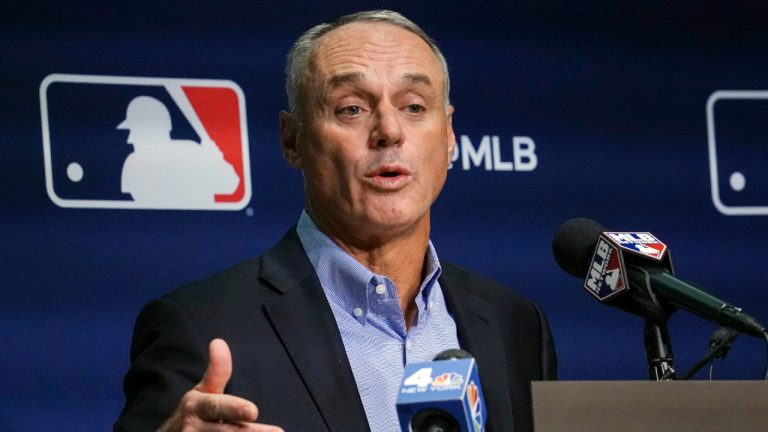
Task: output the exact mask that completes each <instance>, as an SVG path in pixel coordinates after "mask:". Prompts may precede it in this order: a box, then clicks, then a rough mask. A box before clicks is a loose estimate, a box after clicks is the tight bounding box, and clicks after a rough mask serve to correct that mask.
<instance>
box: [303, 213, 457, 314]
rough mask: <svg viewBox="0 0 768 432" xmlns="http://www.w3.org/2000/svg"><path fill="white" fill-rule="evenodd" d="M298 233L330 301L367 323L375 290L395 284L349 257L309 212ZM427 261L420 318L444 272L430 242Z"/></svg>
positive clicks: (419, 300)
mask: <svg viewBox="0 0 768 432" xmlns="http://www.w3.org/2000/svg"><path fill="white" fill-rule="evenodd" d="M296 232H297V234H298V236H299V240H300V241H301V244H302V246H303V247H304V251H305V252H306V254H307V257H308V258H309V261H310V262H311V263H312V266H313V267H314V268H315V273H317V276H318V278H319V279H320V284H321V285H322V287H323V291H325V295H326V297H328V300H329V301H331V302H333V303H335V304H336V305H337V306H339V307H341V308H342V309H343V310H345V311H346V312H347V313H349V314H352V315H353V316H354V317H355V319H357V320H358V321H359V322H360V323H361V324H365V322H366V321H367V316H368V312H369V311H368V305H369V296H371V295H373V291H374V290H375V287H376V286H377V285H380V284H385V285H389V286H394V283H393V282H392V281H391V280H390V279H389V278H387V277H386V276H383V275H379V274H376V273H374V272H372V271H370V270H368V269H367V268H366V267H365V266H364V265H362V264H361V263H360V262H358V261H357V260H355V259H354V258H353V257H352V256H351V255H349V254H347V253H346V252H345V251H344V250H343V249H341V248H340V247H339V246H338V245H337V244H336V243H334V242H333V240H331V239H330V237H328V236H327V235H325V234H324V233H323V232H322V231H320V229H319V228H318V227H317V225H315V222H314V221H313V220H312V218H311V217H310V216H309V214H308V213H307V212H306V210H304V211H302V212H301V217H300V218H299V223H298V225H297V227H296ZM425 260H426V261H425V268H426V274H425V277H424V279H423V280H422V282H421V286H420V287H419V295H417V296H416V306H417V308H418V311H419V316H420V317H422V316H424V312H425V309H426V306H427V305H429V302H430V300H431V299H432V296H433V287H434V286H435V284H436V282H437V279H438V278H439V277H440V274H441V273H442V268H441V267H440V260H439V259H438V257H437V253H436V252H435V248H434V246H433V245H432V241H431V240H430V241H429V242H428V245H427V254H426V257H425ZM387 282H389V283H387ZM358 309H359V310H358Z"/></svg>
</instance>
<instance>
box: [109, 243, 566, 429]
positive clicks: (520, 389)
mask: <svg viewBox="0 0 768 432" xmlns="http://www.w3.org/2000/svg"><path fill="white" fill-rule="evenodd" d="M441 266H442V268H443V273H442V276H441V277H440V286H441V287H442V289H443V292H444V296H445V299H446V302H447V305H448V309H449V311H450V313H451V314H452V316H453V318H454V320H455V321H456V326H457V329H458V336H459V343H460V344H461V347H462V348H463V349H465V350H467V351H469V352H470V353H472V354H473V355H474V357H475V358H476V360H477V364H478V370H479V372H480V377H481V384H482V388H483V392H484V395H485V399H486V405H487V409H488V423H487V430H488V431H497V432H500V431H513V430H514V431H515V432H527V431H531V430H532V429H533V427H532V420H531V397H530V382H531V381H532V380H546V379H555V378H556V368H557V365H556V363H557V362H556V358H555V352H554V347H553V343H552V338H551V334H550V331H549V328H548V327H547V322H546V319H545V318H544V316H543V314H542V313H541V311H540V310H539V309H538V307H536V306H535V305H534V304H533V303H531V302H530V301H528V300H525V299H522V298H520V297H518V296H516V295H515V294H513V293H512V292H511V291H510V290H509V289H507V288H505V287H503V286H501V285H499V284H497V283H495V282H493V281H490V280H488V279H485V278H483V277H481V276H478V275H476V274H474V273H471V272H468V271H466V270H464V269H461V268H459V267H456V266H453V265H450V264H446V263H441ZM214 338H223V339H224V340H226V341H227V343H228V344H229V346H230V349H231V351H232V362H233V374H232V378H231V380H230V381H229V384H228V386H227V389H226V392H227V393H229V394H233V395H237V396H240V397H243V398H246V399H248V400H251V401H253V402H254V403H256V405H257V406H258V407H259V421H260V422H264V423H270V424H276V425H279V426H281V427H283V428H284V429H285V430H286V431H288V432H304V431H337V432H357V431H368V430H369V428H368V423H367V421H366V417H365V411H364V410H363V405H362V402H361V400H360V396H359V394H358V391H357V385H356V384H355V380H354V377H353V375H352V369H351V368H350V365H349V362H348V360H347V356H346V353H345V351H344V345H343V343H342V340H341V336H340V334H339V331H338V329H337V327H336V321H335V320H334V317H333V313H332V312H331V308H330V306H329V305H328V302H327V300H326V298H325V295H324V294H323V290H322V287H321V286H320V283H319V281H318V278H317V276H316V274H315V272H314V268H313V267H312V265H311V263H310V262H309V260H308V258H307V257H306V255H305V253H304V249H303V248H302V246H301V243H300V241H299V239H298V236H297V235H296V232H295V229H292V230H290V231H289V232H288V233H287V234H286V235H285V236H284V237H283V239H282V240H280V241H279V242H278V243H277V244H276V245H275V246H274V247H273V248H272V249H270V250H268V251H267V252H266V253H265V254H264V255H262V256H261V257H258V258H254V259H252V260H250V261H246V262H244V263H242V264H239V265H237V266H235V267H233V268H231V269H229V270H226V271H224V272H222V273H220V274H218V275H215V276H213V277H211V278H208V279H205V280H202V281H199V282H195V283H192V284H190V285H187V286H185V287H182V288H180V289H178V290H176V291H173V292H171V293H170V294H167V295H165V296H163V297H161V298H159V299H158V300H155V301H153V302H152V303H150V304H148V305H147V306H146V307H145V308H144V310H142V312H141V314H140V315H139V318H138V320H137V322H136V327H135V331H134V337H133V342H132V346H131V367H130V369H129V371H128V373H127V374H126V377H125V382H124V388H125V394H126V403H125V407H124V409H123V412H122V414H121V415H120V418H119V419H118V421H117V423H116V424H115V427H114V429H115V431H154V430H156V429H157V428H158V427H159V425H160V424H161V423H162V422H163V421H164V419H166V418H168V417H169V416H170V415H171V413H172V412H173V411H174V409H175V408H176V406H177V405H178V403H179V400H180V399H181V397H182V396H183V394H184V393H185V392H187V391H188V390H190V389H191V388H192V387H194V386H195V384H197V383H198V382H199V381H200V379H201V378H202V376H203V373H204V371H205V369H206V365H207V355H208V343H209V342H210V341H211V339H214ZM393 432H394V431H393Z"/></svg>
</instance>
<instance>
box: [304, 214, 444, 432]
mask: <svg viewBox="0 0 768 432" xmlns="http://www.w3.org/2000/svg"><path fill="white" fill-rule="evenodd" d="M296 231H297V233H298V235H299V239H300V240H301V244H302V246H303V247H304V250H305V251H306V253H307V256H308V257H309V261H310V262H311V263H312V266H313V267H314V268H315V272H316V273H317V276H318V277H319V279H320V284H321V285H322V286H323V291H324V292H325V296H326V297H327V298H328V303H329V304H330V305H331V310H332V311H333V316H334V317H335V319H336V324H337V325H338V327H339V332H340V333H341V339H342V341H343V342H344V348H345V350H346V351H347V358H348V359H349V364H350V365H351V367H352V373H353V374H354V377H355V382H356V383H357V389H358V392H359V393H360V398H361V399H362V401H363V407H364V408H365V414H366V416H367V417H368V424H369V425H370V426H371V431H372V432H394V431H399V430H400V424H399V422H398V419H397V410H396V407H395V402H396V400H397V393H398V390H399V387H400V383H401V381H402V379H403V371H404V369H405V364H406V363H413V362H422V361H430V360H432V358H433V357H434V356H435V355H436V354H438V353H440V352H441V351H443V350H446V349H449V348H458V347H459V342H458V337H457V334H456V323H455V322H454V321H453V318H452V317H451V315H450V314H449V313H448V310H447V308H446V305H445V298H444V297H443V291H442V289H441V288H440V284H439V283H438V281H437V279H438V277H440V272H441V269H440V262H439V261H438V259H437V254H436V253H435V249H434V247H433V246H432V242H431V241H430V242H429V248H428V251H427V255H426V261H425V268H426V272H425V273H426V277H425V278H424V280H423V281H422V283H421V287H420V289H419V294H418V295H417V296H416V308H417V314H416V319H415V321H414V323H413V325H412V326H411V328H410V330H408V331H406V328H405V319H404V318H403V312H402V311H401V309H400V303H399V302H398V300H397V288H396V287H395V284H394V283H393V282H392V280H391V279H389V278H387V277H385V276H382V275H378V274H375V273H373V272H371V271H370V270H368V269H367V268H366V267H365V266H363V265H362V264H360V263H359V262H358V261H356V260H355V259H354V258H352V257H351V256H350V255H348V254H347V253H346V252H344V251H343V250H342V249H341V248H340V247H339V246H338V245H336V243H334V242H333V241H332V240H331V239H330V238H329V237H328V236H326V235H325V234H323V233H322V232H321V231H320V230H319V229H318V228H317V226H316V225H315V223H314V222H313V221H312V218H311V217H310V216H309V215H308V214H307V213H306V211H304V212H302V214H301V218H300V219H299V223H298V226H297V230H296ZM339 403H348V402H346V401H339Z"/></svg>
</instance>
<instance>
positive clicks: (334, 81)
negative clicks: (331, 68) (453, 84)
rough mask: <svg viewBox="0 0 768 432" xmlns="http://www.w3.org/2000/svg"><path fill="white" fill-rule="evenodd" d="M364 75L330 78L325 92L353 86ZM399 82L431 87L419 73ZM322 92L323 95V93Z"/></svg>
mask: <svg viewBox="0 0 768 432" xmlns="http://www.w3.org/2000/svg"><path fill="white" fill-rule="evenodd" d="M364 78H365V75H363V73H362V72H350V73H344V74H338V75H334V76H332V77H331V79H329V80H328V83H327V84H326V85H325V92H327V91H328V90H334V89H337V88H339V87H341V86H343V85H345V84H355V83H358V82H361V81H364ZM401 81H405V82H408V83H411V84H421V85H426V86H427V87H431V86H432V80H431V79H429V77H428V76H427V75H424V74H420V73H407V74H405V75H403V78H402V79H401ZM325 92H324V93H325Z"/></svg>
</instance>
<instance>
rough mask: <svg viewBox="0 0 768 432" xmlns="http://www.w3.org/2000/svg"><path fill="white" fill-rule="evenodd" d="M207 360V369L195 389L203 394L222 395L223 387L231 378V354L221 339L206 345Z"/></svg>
mask: <svg viewBox="0 0 768 432" xmlns="http://www.w3.org/2000/svg"><path fill="white" fill-rule="evenodd" d="M208 359H209V360H208V369H206V370H205V375H203V380H202V381H200V383H199V384H198V385H196V386H195V389H196V390H199V391H201V392H203V393H224V387H226V386H227V381H229V378H230V377H231V376H232V354H231V353H230V352H229V346H228V345H227V343H226V342H224V340H223V339H214V340H212V341H211V343H210V345H208Z"/></svg>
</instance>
